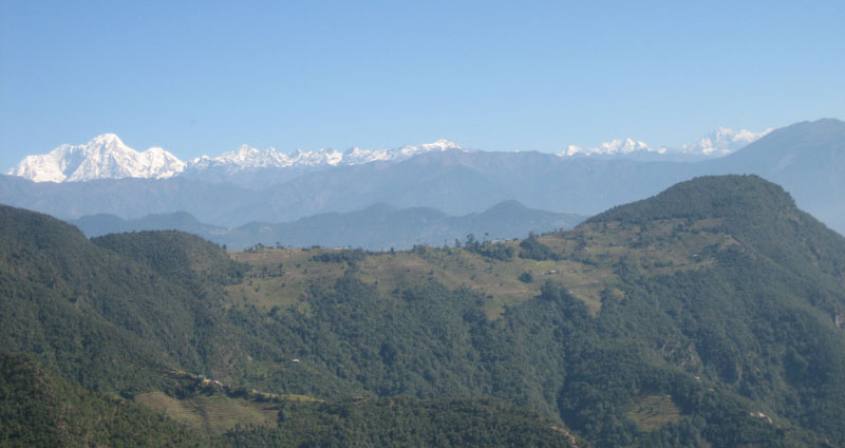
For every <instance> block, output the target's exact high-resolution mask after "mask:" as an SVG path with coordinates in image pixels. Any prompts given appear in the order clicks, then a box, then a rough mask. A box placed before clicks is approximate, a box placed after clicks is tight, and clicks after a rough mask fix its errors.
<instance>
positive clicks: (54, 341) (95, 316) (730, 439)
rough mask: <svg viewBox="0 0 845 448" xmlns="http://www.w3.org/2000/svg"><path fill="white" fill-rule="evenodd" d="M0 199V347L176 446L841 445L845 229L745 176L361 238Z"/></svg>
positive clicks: (844, 423)
mask: <svg viewBox="0 0 845 448" xmlns="http://www.w3.org/2000/svg"><path fill="white" fill-rule="evenodd" d="M0 212H2V213H0V235H2V236H1V237H0V240H1V241H0V291H2V297H0V300H2V302H1V303H0V306H2V313H0V319H2V322H0V324H2V326H0V337H2V340H0V342H2V346H3V347H4V349H5V350H7V351H17V352H26V353H29V355H28V356H30V358H26V359H31V361H26V362H27V363H30V362H32V363H37V365H42V366H43V368H44V369H46V370H49V371H53V370H55V371H56V372H58V374H59V375H61V377H62V378H63V379H62V381H67V382H68V383H70V384H74V385H79V386H78V387H83V386H84V387H85V388H86V389H85V390H87V391H90V393H92V394H98V395H96V396H97V397H100V396H102V395H103V394H105V395H109V396H111V397H112V399H114V400H118V401H117V403H124V402H123V401H120V400H124V401H125V403H124V404H125V405H127V406H128V405H130V404H131V405H132V406H135V405H142V406H144V407H145V408H147V409H151V410H153V411H155V412H162V413H166V415H167V416H168V419H169V420H167V421H166V422H165V423H167V424H172V425H176V426H168V428H171V429H172V430H171V429H168V430H167V431H169V432H167V434H172V440H173V441H174V444H175V443H177V442H178V441H179V440H181V439H179V437H181V434H184V433H183V432H180V431H199V432H203V433H210V434H211V436H210V437H212V440H211V441H210V443H211V442H213V443H218V444H221V445H234V446H374V445H376V446H386V445H401V446H520V445H522V446H580V447H585V446H592V447H619V446H623V447H625V446H628V447H681V446H714V447H715V446H719V447H721V446H748V447H751V446H758V447H791V446H796V447H797V446H819V447H835V446H843V445H845V420H843V415H845V335H843V329H842V328H843V326H845V262H843V257H845V255H843V254H845V240H843V238H842V237H841V236H840V235H838V234H836V233H834V232H832V231H830V230H829V229H827V228H826V227H825V226H824V225H822V224H820V223H819V222H818V221H816V220H815V219H814V218H813V217H811V216H809V215H807V214H805V213H803V212H802V211H800V210H798V209H797V208H796V207H795V205H794V202H793V201H792V199H791V198H790V196H789V195H788V194H786V193H785V192H784V191H783V190H782V189H781V188H780V187H778V186H777V185H774V184H772V183H769V182H767V181H764V180H762V179H760V178H758V177H754V176H723V177H704V178H698V179H694V180H691V181H689V182H684V183H681V184H678V185H676V186H674V187H672V188H670V189H668V190H666V191H665V192H663V193H661V194H659V195H657V196H655V197H653V198H650V199H647V200H644V201H639V202H636V203H632V204H629V205H626V206H621V207H617V208H614V209H612V210H609V211H608V212H606V213H603V214H601V215H598V216H596V217H594V218H592V219H590V220H588V221H587V222H585V223H583V224H581V225H579V226H578V227H577V228H575V229H573V230H570V231H565V232H558V233H550V234H544V235H532V236H530V237H529V238H527V239H525V240H513V241H502V242H492V241H480V240H475V239H467V240H466V241H464V242H463V243H462V245H461V247H460V248H455V247H446V248H432V247H426V246H417V247H415V248H414V249H413V250H411V251H391V252H378V253H375V252H366V251H361V250H327V249H256V250H251V251H247V252H243V253H236V254H233V255H231V259H230V258H229V256H227V254H225V252H223V251H222V249H220V248H219V247H217V246H214V245H212V244H209V243H207V242H204V241H202V240H200V239H198V238H195V237H190V236H187V235H184V234H181V233H178V232H141V233H132V234H123V235H114V236H109V237H104V238H98V239H95V240H93V241H88V240H86V239H85V238H84V237H82V235H81V234H80V233H79V232H78V231H76V230H74V229H73V228H72V227H70V226H67V225H64V224H62V223H60V222H58V221H55V220H52V219H49V218H46V217H44V216H41V215H36V214H32V213H29V212H25V211H21V210H16V209H11V208H3V209H0ZM14 356H18V355H14ZM15 359H17V358H15ZM27 365H28V364H27ZM74 387H77V386H74ZM4 393H5V394H6V395H4V396H3V397H0V398H3V399H4V400H7V401H9V400H11V401H12V402H14V400H18V399H19V398H16V397H17V396H15V395H9V394H8V392H4ZM98 406H99V405H98ZM132 409H136V408H134V407H133V408H132ZM39 412H40V411H39ZM92 412H94V411H92ZM132 412H135V411H132ZM92 418H93V417H92ZM17 421H23V422H24V423H23V424H22V426H21V425H20V424H19V426H17V427H16V428H18V429H17V431H24V432H26V431H27V430H31V431H37V429H36V428H37V426H36V423H35V422H33V423H32V426H31V427H29V429H27V426H26V419H24V420H20V419H18V420H17ZM80 424H81V423H80ZM179 425H181V426H179ZM81 427H85V426H84V425H82V426H81ZM20 428H23V429H20ZM4 431H5V432H4ZM0 433H2V434H0V436H4V437H7V438H8V431H7V430H6V428H5V427H3V428H0ZM103 437H105V436H103ZM109 437H111V436H109ZM98 440H108V439H102V438H101V439H98ZM309 444H310V445H309Z"/></svg>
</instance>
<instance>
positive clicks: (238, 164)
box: [190, 139, 461, 172]
mask: <svg viewBox="0 0 845 448" xmlns="http://www.w3.org/2000/svg"><path fill="white" fill-rule="evenodd" d="M452 150H461V146H460V145H458V144H457V143H455V142H452V141H449V140H444V139H441V140H437V141H435V142H434V143H424V144H421V145H406V146H402V147H400V148H395V149H383V148H378V149H368V148H360V147H353V148H350V149H348V150H346V151H343V152H341V151H338V150H336V149H332V148H323V149H318V150H314V151H308V150H302V149H297V150H296V151H292V152H287V153H286V152H282V151H279V150H277V149H275V148H267V149H257V148H253V147H251V146H248V145H242V146H241V147H240V148H238V149H237V150H234V151H229V152H226V153H223V154H221V155H219V156H215V157H210V156H202V157H199V158H197V159H194V160H193V161H191V163H190V169H192V170H196V171H202V170H207V169H212V168H222V169H224V170H225V171H228V172H236V171H242V170H251V169H261V168H290V167H327V166H328V167H331V166H344V165H361V164H364V163H371V162H398V161H401V160H405V159H409V158H411V157H414V156H416V155H418V154H423V153H426V152H433V151H438V152H442V151H452Z"/></svg>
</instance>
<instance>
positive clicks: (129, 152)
mask: <svg viewBox="0 0 845 448" xmlns="http://www.w3.org/2000/svg"><path fill="white" fill-rule="evenodd" d="M459 150H462V148H461V146H460V145H458V144H457V143H454V142H451V141H449V140H445V139H440V140H437V141H435V142H433V143H424V144H421V145H406V146H402V147H399V148H393V149H365V148H358V147H355V148H351V149H349V150H347V151H343V152H341V151H338V150H335V149H331V148H328V149H319V150H316V151H304V150H296V151H294V152H290V153H286V152H282V151H279V150H277V149H275V148H268V149H257V148H253V147H251V146H248V145H242V146H241V147H240V148H238V149H237V150H235V151H230V152H226V153H223V154H221V155H219V156H214V157H211V156H201V157H198V158H195V159H193V160H190V161H182V160H179V158H177V157H176V156H175V155H173V154H171V153H170V152H167V151H165V150H164V149H162V148H159V147H153V148H149V149H147V150H145V151H136V150H135V149H133V148H131V147H129V146H127V145H126V144H125V143H123V141H122V140H121V139H120V137H118V136H117V135H115V134H102V135H98V136H96V137H94V138H93V139H91V140H90V141H89V142H87V143H84V144H81V145H61V146H59V147H57V148H55V149H53V150H52V151H50V152H49V153H47V154H41V155H32V156H27V157H25V158H24V159H23V160H22V161H21V162H20V163H19V164H18V165H17V166H16V167H15V168H13V169H11V170H10V171H9V174H11V175H14V176H19V177H23V178H26V179H29V180H32V181H34V182H59V183H60V182H85V181H93V180H102V179H124V178H140V179H166V178H170V177H174V176H178V175H181V174H183V173H185V174H190V175H194V176H202V175H204V173H205V172H206V171H211V172H212V173H214V172H217V173H218V174H219V173H222V174H223V175H224V179H225V176H233V175H237V174H239V173H241V172H250V173H252V172H254V171H259V170H268V169H293V170H296V169H308V168H320V167H322V168H325V167H336V166H343V165H359V164H364V163H371V162H397V161H401V160H405V159H408V158H410V157H414V156H416V155H418V154H423V153H426V152H432V151H459Z"/></svg>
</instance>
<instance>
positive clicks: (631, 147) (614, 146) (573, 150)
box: [561, 137, 665, 157]
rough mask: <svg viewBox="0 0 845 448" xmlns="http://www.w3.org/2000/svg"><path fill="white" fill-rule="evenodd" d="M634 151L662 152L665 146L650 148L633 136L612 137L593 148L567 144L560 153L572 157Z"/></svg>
mask: <svg viewBox="0 0 845 448" xmlns="http://www.w3.org/2000/svg"><path fill="white" fill-rule="evenodd" d="M636 152H656V153H663V152H665V148H652V147H650V146H649V145H648V143H646V142H643V141H639V140H635V139H633V138H630V137H629V138H626V139H624V140H623V139H618V138H617V139H613V140H610V141H607V142H604V143H601V144H599V145H598V146H596V147H593V148H583V147H581V146H577V145H569V146H567V147H566V149H565V150H564V151H563V153H562V154H561V155H562V156H567V157H572V156H578V155H583V156H593V155H600V156H616V155H625V154H632V153H636Z"/></svg>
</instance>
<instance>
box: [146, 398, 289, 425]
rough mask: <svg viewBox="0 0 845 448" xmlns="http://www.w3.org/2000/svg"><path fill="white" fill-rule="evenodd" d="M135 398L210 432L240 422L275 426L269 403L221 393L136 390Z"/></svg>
mask: <svg viewBox="0 0 845 448" xmlns="http://www.w3.org/2000/svg"><path fill="white" fill-rule="evenodd" d="M297 398H299V397H298V396H297ZM135 401H137V402H138V403H141V404H143V405H144V406H147V407H148V408H150V409H153V410H155V411H159V412H162V413H163V414H165V415H167V416H168V417H170V418H172V419H173V420H176V421H178V422H181V423H184V424H186V425H188V426H191V427H193V428H197V429H202V430H204V431H208V432H210V433H213V434H222V433H224V432H226V431H228V430H230V429H232V428H234V427H235V426H236V425H239V424H240V425H255V426H266V427H274V426H275V425H276V419H277V416H278V411H277V410H275V409H273V408H272V407H270V406H271V405H269V404H263V403H256V402H251V401H247V400H241V399H235V398H229V397H226V396H224V395H198V396H195V397H191V398H188V399H184V400H179V399H176V398H173V397H170V396H168V395H166V394H164V393H162V392H158V391H156V392H147V393H143V394H139V395H137V396H136V397H135Z"/></svg>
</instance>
